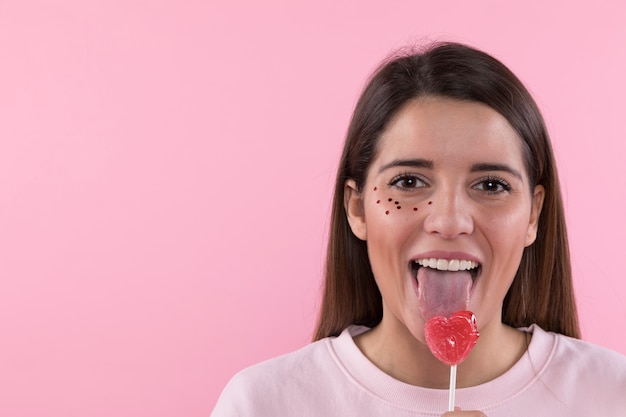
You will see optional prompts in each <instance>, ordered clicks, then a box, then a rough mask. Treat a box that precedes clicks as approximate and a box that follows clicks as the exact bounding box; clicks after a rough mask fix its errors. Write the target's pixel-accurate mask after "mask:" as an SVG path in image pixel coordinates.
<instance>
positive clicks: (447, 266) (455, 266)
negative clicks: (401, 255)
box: [410, 258, 481, 281]
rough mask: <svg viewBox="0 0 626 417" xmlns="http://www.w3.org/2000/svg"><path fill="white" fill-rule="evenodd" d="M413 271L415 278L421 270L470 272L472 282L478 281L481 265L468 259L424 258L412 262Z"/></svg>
mask: <svg viewBox="0 0 626 417" xmlns="http://www.w3.org/2000/svg"><path fill="white" fill-rule="evenodd" d="M410 266H411V271H412V272H413V277H415V278H417V271H418V269H420V268H422V267H423V268H430V269H434V270H437V271H450V272H457V271H468V272H469V273H470V276H471V277H472V281H476V277H477V276H478V273H479V272H480V269H481V265H480V264H479V263H478V262H475V261H470V260H466V259H438V258H423V259H415V260H413V261H411V265H410Z"/></svg>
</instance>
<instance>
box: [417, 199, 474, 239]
mask: <svg viewBox="0 0 626 417" xmlns="http://www.w3.org/2000/svg"><path fill="white" fill-rule="evenodd" d="M428 210H429V211H430V212H429V213H428V215H427V217H426V219H425V221H424V230H425V231H426V232H427V233H432V234H437V235H439V236H440V237H442V238H444V239H454V238H456V237H459V236H462V235H469V234H471V233H472V232H473V231H474V219H473V217H472V213H471V202H470V201H468V199H467V198H464V197H463V193H462V192H461V191H458V190H441V191H440V192H436V193H434V194H433V196H432V199H431V200H430V202H429V206H428Z"/></svg>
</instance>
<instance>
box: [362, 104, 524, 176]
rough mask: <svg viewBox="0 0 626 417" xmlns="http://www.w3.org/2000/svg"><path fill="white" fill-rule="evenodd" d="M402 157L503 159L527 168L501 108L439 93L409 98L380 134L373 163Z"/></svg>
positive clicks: (445, 160)
mask: <svg viewBox="0 0 626 417" xmlns="http://www.w3.org/2000/svg"><path fill="white" fill-rule="evenodd" d="M406 157H420V158H427V159H430V160H433V161H434V162H439V163H440V164H442V163H457V164H462V163H469V164H471V163H477V162H506V163H508V164H511V165H514V166H516V168H518V169H519V170H520V172H522V171H525V169H524V163H523V157H522V142H521V138H520V137H519V135H518V134H517V132H516V131H515V130H514V129H513V127H512V126H511V125H510V124H509V122H508V121H507V120H506V119H505V118H504V117H503V116H502V115H501V114H500V113H498V112H497V111H495V110H494V109H492V108H491V107H489V106H487V105H485V104H482V103H477V102H471V101H460V100H454V99H449V98H442V97H425V98H420V99H416V100H412V101H410V102H408V103H407V104H406V105H405V106H404V107H403V108H402V109H401V110H400V111H399V112H398V113H397V114H396V116H395V117H394V118H393V119H392V120H391V122H390V123H389V125H388V126H387V128H386V129H385V131H384V132H383V134H382V135H381V138H380V140H379V143H378V147H377V157H376V158H375V160H374V162H373V163H374V164H376V163H379V164H384V163H385V161H386V160H389V159H399V158H406Z"/></svg>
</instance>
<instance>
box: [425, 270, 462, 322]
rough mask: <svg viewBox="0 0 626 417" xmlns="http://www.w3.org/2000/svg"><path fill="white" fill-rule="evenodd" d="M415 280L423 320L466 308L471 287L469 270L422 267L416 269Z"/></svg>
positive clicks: (445, 315) (447, 314) (444, 315)
mask: <svg viewBox="0 0 626 417" xmlns="http://www.w3.org/2000/svg"><path fill="white" fill-rule="evenodd" d="M417 282H418V284H419V285H418V297H419V302H420V310H421V312H422V316H423V317H424V319H425V320H429V319H431V318H432V317H435V316H443V317H448V316H450V315H451V314H452V313H455V312H457V311H461V310H467V307H468V305H469V300H470V289H471V288H472V276H471V275H470V273H469V272H467V271H455V272H451V271H438V270H435V269H431V268H426V267H422V268H420V269H418V271H417Z"/></svg>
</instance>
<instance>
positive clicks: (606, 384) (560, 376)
mask: <svg viewBox="0 0 626 417" xmlns="http://www.w3.org/2000/svg"><path fill="white" fill-rule="evenodd" d="M535 337H537V338H539V339H542V340H544V341H545V342H546V343H545V345H544V346H546V347H550V348H549V349H548V350H549V353H547V354H548V357H549V358H548V360H547V361H546V366H545V367H544V368H543V369H537V371H538V373H539V374H540V380H541V381H542V382H545V383H547V384H548V385H549V386H551V387H553V391H555V392H557V391H561V395H562V398H565V397H568V396H569V397H571V401H572V402H573V403H576V402H581V403H586V404H596V405H597V404H604V406H608V407H610V409H613V408H617V409H619V410H622V411H624V410H626V396H624V393H625V392H626V356H624V355H622V354H620V353H618V352H614V351H612V350H609V349H607V348H604V347H602V346H598V345H595V344H592V343H589V342H587V341H584V340H579V339H573V338H571V337H567V336H563V335H561V334H556V333H550V332H545V331H543V330H541V329H539V328H538V327H537V328H535V329H534V332H533V338H535ZM581 406H584V405H581ZM596 411H597V410H596ZM581 415H584V414H581ZM599 415H607V416H608V415H614V414H610V413H608V412H607V413H606V414H602V413H600V414H599Z"/></svg>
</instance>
